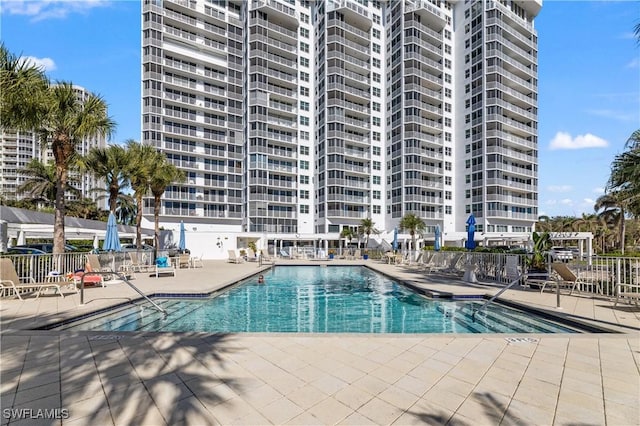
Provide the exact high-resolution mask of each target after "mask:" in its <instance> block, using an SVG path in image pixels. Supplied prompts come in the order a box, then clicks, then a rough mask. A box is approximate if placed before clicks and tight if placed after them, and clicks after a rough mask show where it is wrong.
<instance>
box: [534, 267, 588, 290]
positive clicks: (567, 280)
mask: <svg viewBox="0 0 640 426" xmlns="http://www.w3.org/2000/svg"><path fill="white" fill-rule="evenodd" d="M551 269H552V274H551V275H549V277H546V278H536V277H532V278H528V279H527V282H528V283H529V285H531V284H535V285H538V286H540V293H542V292H543V291H544V289H545V288H546V287H547V285H551V286H554V285H555V286H557V287H560V288H561V287H566V288H571V290H570V291H569V295H571V294H573V290H575V288H576V286H577V285H578V284H581V283H584V281H583V280H582V279H581V278H580V277H579V276H578V275H577V274H575V273H574V272H573V271H572V270H571V269H569V267H568V266H567V264H566V263H562V262H554V263H552V264H551Z"/></svg>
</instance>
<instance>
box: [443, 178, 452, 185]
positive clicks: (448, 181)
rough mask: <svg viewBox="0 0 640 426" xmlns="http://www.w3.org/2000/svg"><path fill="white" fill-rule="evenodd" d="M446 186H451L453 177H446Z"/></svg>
mask: <svg viewBox="0 0 640 426" xmlns="http://www.w3.org/2000/svg"><path fill="white" fill-rule="evenodd" d="M444 184H445V185H447V186H451V176H445V177H444Z"/></svg>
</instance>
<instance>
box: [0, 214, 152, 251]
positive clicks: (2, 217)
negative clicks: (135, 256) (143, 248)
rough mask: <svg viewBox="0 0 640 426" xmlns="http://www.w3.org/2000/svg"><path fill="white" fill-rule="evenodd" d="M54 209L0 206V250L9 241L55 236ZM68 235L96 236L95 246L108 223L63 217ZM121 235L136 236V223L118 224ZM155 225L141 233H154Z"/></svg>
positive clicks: (101, 237) (17, 243)
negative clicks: (46, 210) (36, 209)
mask: <svg viewBox="0 0 640 426" xmlns="http://www.w3.org/2000/svg"><path fill="white" fill-rule="evenodd" d="M53 221H54V215H53V214H52V213H43V212H37V211H33V210H26V209H19V208H16V207H6V206H0V252H2V251H5V250H6V249H7V247H8V243H9V241H12V239H15V241H16V244H15V245H21V244H25V243H26V241H27V239H28V238H53ZM64 230H65V236H66V238H67V239H69V240H93V245H94V247H98V244H99V241H100V240H101V239H104V237H105V234H106V232H107V223H106V222H102V221H99V220H90V219H80V218H77V217H70V216H67V217H65V219H64ZM118 235H119V236H120V238H127V239H132V240H135V238H136V228H135V227H134V226H127V225H118ZM153 235H154V230H153V229H145V228H143V229H142V236H143V238H144V237H149V238H151V237H153Z"/></svg>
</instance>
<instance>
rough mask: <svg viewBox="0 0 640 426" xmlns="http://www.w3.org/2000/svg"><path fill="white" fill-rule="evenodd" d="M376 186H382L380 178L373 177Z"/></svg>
mask: <svg viewBox="0 0 640 426" xmlns="http://www.w3.org/2000/svg"><path fill="white" fill-rule="evenodd" d="M373 183H374V185H380V176H373Z"/></svg>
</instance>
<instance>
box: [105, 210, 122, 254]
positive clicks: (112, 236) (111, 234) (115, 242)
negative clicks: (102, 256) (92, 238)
mask: <svg viewBox="0 0 640 426" xmlns="http://www.w3.org/2000/svg"><path fill="white" fill-rule="evenodd" d="M102 250H106V251H121V250H122V248H121V247H120V237H118V224H117V223H116V217H115V216H114V215H113V213H109V220H107V233H106V234H105V236H104V243H102Z"/></svg>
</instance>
